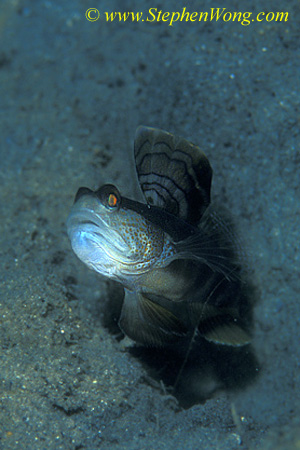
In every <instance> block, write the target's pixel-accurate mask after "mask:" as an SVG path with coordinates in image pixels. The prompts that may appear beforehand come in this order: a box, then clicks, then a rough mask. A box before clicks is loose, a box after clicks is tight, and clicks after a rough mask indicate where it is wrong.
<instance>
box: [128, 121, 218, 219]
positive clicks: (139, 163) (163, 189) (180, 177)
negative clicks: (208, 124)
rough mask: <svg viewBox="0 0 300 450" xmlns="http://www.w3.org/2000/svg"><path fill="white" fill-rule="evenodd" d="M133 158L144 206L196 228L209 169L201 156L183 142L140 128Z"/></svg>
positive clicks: (205, 203)
mask: <svg viewBox="0 0 300 450" xmlns="http://www.w3.org/2000/svg"><path fill="white" fill-rule="evenodd" d="M134 154H135V162H136V170H137V175H138V179H139V183H140V186H141V189H142V191H143V194H144V196H145V199H146V201H147V203H148V204H150V205H155V206H159V207H161V208H163V209H165V210H166V211H168V212H169V213H171V214H174V215H175V216H177V217H180V218H181V219H183V220H185V221H187V222H189V223H191V224H193V225H196V224H197V223H198V221H199V219H200V218H201V216H202V214H203V213H204V211H205V209H206V208H207V206H208V205H209V202H210V185H211V178H212V169H211V167H210V164H209V162H208V159H207V158H206V156H205V155H204V153H203V152H202V151H201V150H200V149H199V148H198V147H197V146H196V145H194V144H191V143H190V142H188V141H186V140H185V139H183V138H180V137H177V136H174V135H173V134H170V133H167V132H166V131H163V130H159V129H156V128H149V127H143V126H140V127H138V129H137V130H136V135H135V143H134Z"/></svg>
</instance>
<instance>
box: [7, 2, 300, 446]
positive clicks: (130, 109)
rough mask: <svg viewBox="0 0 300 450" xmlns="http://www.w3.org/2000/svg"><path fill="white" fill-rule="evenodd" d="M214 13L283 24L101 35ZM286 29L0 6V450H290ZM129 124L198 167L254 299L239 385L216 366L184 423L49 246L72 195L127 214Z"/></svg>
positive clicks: (83, 281)
mask: <svg viewBox="0 0 300 450" xmlns="http://www.w3.org/2000/svg"><path fill="white" fill-rule="evenodd" d="M218 7H219V8H221V9H222V8H226V11H231V12H234V11H241V12H244V11H252V12H253V15H252V17H256V15H257V14H258V13H259V12H262V11H265V13H266V14H267V13H268V12H272V11H273V12H275V13H276V12H278V11H279V12H280V11H284V12H288V20H287V21H282V22H280V21H277V22H276V21H269V22H268V21H266V20H264V21H261V22H258V21H256V20H254V21H252V20H251V22H250V24H248V25H242V24H241V23H240V22H238V21H230V20H228V21H224V20H222V19H220V20H218V21H215V20H212V21H206V22H204V21H201V22H199V21H194V22H192V21H188V22H185V21H177V22H175V23H174V24H173V25H172V26H169V23H168V22H167V20H166V21H165V22H163V21H162V20H160V21H157V20H155V21H153V22H150V21H148V22H147V21H144V22H143V21H139V22H136V21H132V20H127V21H126V22H119V21H117V20H114V21H113V22H110V21H106V19H105V17H106V16H105V12H108V13H111V12H118V11H120V12H124V11H132V12H134V13H137V12H139V11H142V12H143V14H145V17H146V16H147V15H148V17H149V18H152V16H150V15H149V13H148V11H149V9H150V8H156V9H157V11H156V17H157V14H158V11H160V10H162V11H163V12H173V11H179V12H180V13H181V12H182V10H183V8H186V11H187V12H194V11H208V12H209V14H210V12H211V8H218ZM89 8H97V9H98V10H99V13H100V17H99V20H96V21H90V20H87V18H86V11H87V10H88V9H89ZM94 13H95V12H93V13H91V14H90V16H89V17H91V18H92V17H96V16H94ZM95 14H96V13H95ZM165 17H166V19H167V16H165ZM227 17H229V16H227ZM269 17H270V16H269ZM299 25H300V10H299V2H298V1H296V0H295V1H289V2H286V3H285V4H283V3H282V2H279V1H276V0H275V1H272V2H270V1H269V2H266V1H264V2H262V1H253V2H251V4H250V3H249V2H238V1H230V2H229V1H226V2H224V5H221V4H217V3H216V2H214V1H208V0H206V1H202V2H200V1H187V2H186V3H182V4H181V3H178V2H175V1H164V2H158V3H155V2H154V3H153V2H152V1H149V0H144V1H142V0H139V1H137V0H135V1H134V0H133V1H131V2H128V1H125V0H123V1H121V0H119V1H118V0H110V1H108V0H107V1H101V2H100V1H97V0H73V1H72V2H69V1H66V0H53V1H42V0H41V1H39V2H36V1H34V0H26V1H25V0H2V1H1V5H0V118H1V120H0V127H1V132H0V155H1V160H0V177H1V190H0V196H1V200H0V208H1V215H0V217H1V220H0V252H1V271H0V336H1V337H0V339H1V350H0V389H1V394H0V402H1V403H0V449H2V448H3V449H17V448H22V449H32V450H34V449H41V448H45V449H46V448H47V449H56V450H57V449H72V450H79V449H86V450H92V449H98V448H103V449H106V448H107V449H108V448H109V449H142V448H147V449H169V448H173V449H197V448H199V449H200V448H201V450H206V449H216V448H218V449H228V450H229V449H235V448H239V449H291V450H293V449H295V450H296V449H299V441H300V432H299V429H300V350H299V340H300V301H299V293H300V258H299V242H300V226H299V219H300V201H299V199H300V189H299V168H300V136H299V125H300V109H299V106H300V97H299V87H300V85H299V80H300V50H299V39H300V26H299ZM141 124H143V125H147V126H153V127H157V128H162V129H165V130H168V131H170V132H172V133H175V134H178V135H180V136H182V137H184V138H186V139H189V140H190V141H192V142H194V143H195V144H197V145H199V146H200V148H201V149H202V150H203V151H204V152H205V154H206V155H207V157H208V159H209V161H210V163H211V165H212V167H213V171H214V176H213V185H212V200H213V201H216V202H218V203H220V204H221V205H224V206H225V207H226V208H227V209H228V210H229V211H230V212H231V213H232V215H233V217H234V220H235V222H236V224H237V227H238V229H239V232H240V235H241V238H242V240H243V241H244V242H245V246H246V248H247V251H248V253H249V271H250V272H251V281H252V283H253V285H254V287H255V306H254V330H253V340H252V345H251V352H253V354H255V368H254V372H255V373H253V367H251V368H250V367H249V373H247V366H246V367H245V363H243V370H242V371H239V368H238V364H237V362H235V364H234V365H233V366H232V368H231V366H229V367H228V360H227V359H224V355H222V358H220V361H218V364H217V365H218V366H220V368H221V369H222V368H223V367H226V370H224V371H222V370H221V369H218V367H211V368H209V367H206V368H205V370H204V369H203V372H201V367H200V369H199V374H198V375H199V390H201V392H202V391H203V389H204V390H205V389H207V392H214V394H212V395H207V397H208V398H207V399H206V401H202V402H200V403H197V402H196V404H194V405H193V406H191V407H189V408H185V409H183V408H182V406H181V405H180V404H178V401H177V400H176V399H175V398H174V397H173V396H172V395H170V393H169V392H168V390H167V388H166V386H165V385H164V384H163V383H160V382H159V379H158V378H159V377H158V378H157V376H156V377H153V376H151V371H150V372H149V370H147V368H146V367H145V365H144V364H142V362H141V360H140V359H139V358H138V357H136V356H135V355H134V354H133V352H130V351H128V350H127V349H126V348H125V346H124V345H123V344H122V341H120V342H119V340H118V339H116V337H115V336H114V335H113V334H112V333H111V332H110V331H109V329H107V327H105V326H104V320H103V314H104V309H103V305H106V306H105V308H106V309H107V305H108V308H109V300H110V292H111V290H110V287H109V286H108V284H107V281H106V280H105V279H104V278H101V277H99V276H97V275H96V274H95V273H93V272H91V271H89V270H88V269H87V268H85V267H84V265H83V264H82V263H80V262H79V260H77V259H76V257H75V255H74V254H73V252H72V251H71V248H70V244H69V241H68V238H67V234H66V227H65V223H66V219H67V216H68V214H69V211H70V208H71V206H72V203H73V199H74V195H75V193H76V191H77V189H78V187H79V186H88V187H89V188H91V189H95V188H97V187H98V186H99V185H101V184H104V183H114V184H116V185H117V186H118V188H119V189H120V191H121V193H122V195H125V196H127V197H130V198H136V199H138V195H139V191H138V184H137V181H136V175H135V167H134V161H133V140H134V133H135V129H136V127H137V126H138V125H141ZM111 295H112V294H111ZM249 351H250V350H249ZM218 370H219V373H221V374H222V373H226V376H230V381H228V380H227V381H228V382H227V381H226V380H222V379H220V380H218V381H216V378H215V372H218ZM230 371H233V372H234V373H233V374H232V375H233V376H231V375H230ZM250 371H251V373H250ZM189 382H190V380H187V384H188V383H189ZM194 382H195V380H194ZM197 383H198V378H197V380H196V384H197ZM218 383H220V388H219V385H218ZM203 386H204V387H203Z"/></svg>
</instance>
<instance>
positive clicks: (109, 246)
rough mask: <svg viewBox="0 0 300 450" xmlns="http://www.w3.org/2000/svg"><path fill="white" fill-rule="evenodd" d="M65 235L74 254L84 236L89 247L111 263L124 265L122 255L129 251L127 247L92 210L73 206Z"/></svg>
mask: <svg viewBox="0 0 300 450" xmlns="http://www.w3.org/2000/svg"><path fill="white" fill-rule="evenodd" d="M66 225H67V234H68V236H69V239H70V241H71V245H72V248H73V250H74V251H75V253H77V252H76V250H75V249H76V248H78V243H79V242H80V240H81V239H80V237H81V236H83V235H85V240H86V241H87V242H88V244H89V246H91V247H95V248H97V249H98V251H99V253H100V252H104V253H105V255H106V257H107V258H109V259H110V260H111V263H112V264H113V263H117V264H119V263H126V262H127V258H126V256H125V260H124V254H127V253H128V251H129V248H128V245H127V244H126V242H125V241H124V239H123V238H122V236H121V235H120V234H119V233H118V232H116V231H115V230H114V229H112V228H111V227H110V226H109V225H108V223H107V222H106V221H105V220H104V218H102V217H101V215H100V214H98V213H97V212H96V211H95V210H94V209H93V208H89V207H83V206H78V207H77V205H76V204H75V205H74V206H73V209H72V211H71V213H70V215H69V217H68V219H67V223H66Z"/></svg>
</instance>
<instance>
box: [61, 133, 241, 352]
mask: <svg viewBox="0 0 300 450" xmlns="http://www.w3.org/2000/svg"><path fill="white" fill-rule="evenodd" d="M134 151H135V160H136V169H137V176H138V180H139V184H140V188H141V190H142V193H143V195H144V198H145V201H146V203H145V204H144V203H140V202H137V201H135V200H131V199H128V198H126V197H123V196H121V194H120V192H119V191H118V189H117V188H116V187H115V186H113V185H104V186H102V187H101V188H100V189H98V190H97V191H95V192H93V191H91V190H90V189H88V188H80V189H79V191H78V193H77V195H76V199H75V204H74V206H73V208H72V211H71V214H70V216H69V218H68V221H67V230H68V235H69V237H70V240H71V245H72V248H73V250H74V252H75V253H76V254H77V256H78V257H79V258H80V259H81V260H82V261H83V262H84V263H85V264H86V265H88V266H89V267H90V268H92V269H94V270H95V271H96V272H98V273H100V274H102V275H104V276H107V277H109V278H111V279H114V280H117V281H119V282H120V283H122V285H123V286H124V288H125V297H124V302H123V307H122V313H121V317H120V321H119V325H120V328H121V329H122V330H123V332H124V333H125V334H126V335H127V336H129V337H130V338H132V339H133V340H135V341H137V342H139V343H142V344H144V345H154V346H165V345H169V344H170V343H172V342H176V340H178V339H186V338H187V337H188V336H190V335H191V333H193V332H194V331H195V329H197V331H198V333H199V334H200V335H201V336H203V338H205V339H207V340H209V341H212V342H215V343H217V344H225V345H234V346H240V345H245V344H247V343H248V342H249V335H248V333H247V332H246V331H245V330H244V326H243V322H242V320H241V318H240V316H239V311H240V302H241V301H242V300H243V299H242V295H241V285H240V280H239V273H240V266H239V263H238V262H237V259H236V258H235V250H236V249H235V241H234V238H232V233H231V231H230V227H228V224H225V225H224V224H222V221H221V220H219V218H218V215H216V213H215V211H214V210H211V207H210V206H209V203H210V187H211V179H212V169H211V167H210V164H209V161H208V160H207V158H206V156H205V155H204V153H203V152H202V151H201V150H200V149H199V148H198V147H196V146H195V145H194V144H191V143H190V142H188V141H186V140H185V139H182V138H179V137H176V136H174V135H172V134H170V133H168V132H166V131H163V130H158V129H155V128H149V127H139V128H138V129H137V131H136V138H135V150H134Z"/></svg>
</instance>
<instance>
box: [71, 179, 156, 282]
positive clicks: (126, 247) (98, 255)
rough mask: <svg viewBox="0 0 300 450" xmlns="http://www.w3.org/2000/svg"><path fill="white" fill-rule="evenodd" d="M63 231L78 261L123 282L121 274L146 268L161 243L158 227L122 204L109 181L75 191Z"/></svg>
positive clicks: (136, 272)
mask: <svg viewBox="0 0 300 450" xmlns="http://www.w3.org/2000/svg"><path fill="white" fill-rule="evenodd" d="M67 232H68V235H69V238H70V241H71V245H72V248H73V250H74V252H75V254H76V255H77V256H78V257H79V259H80V260H81V261H82V262H84V263H85V264H86V265H87V266H88V267H90V268H91V269H94V270H95V271H96V272H98V273H100V274H102V275H104V276H107V277H109V278H112V279H116V280H118V281H121V282H123V284H126V283H124V279H123V278H124V277H126V276H127V277H128V275H137V274H140V273H144V272H145V271H147V270H148V269H149V267H151V265H153V264H154V263H155V261H156V260H157V259H158V258H159V256H160V255H161V253H162V250H163V246H164V233H163V232H162V230H160V229H159V227H157V226H155V225H153V224H152V223H150V222H149V221H148V220H147V219H145V218H144V217H143V215H141V214H139V213H138V212H136V211H133V210H130V209H127V208H126V207H124V206H123V205H122V197H121V195H120V192H119V191H118V189H117V188H116V187H115V186H114V185H111V184H106V185H104V186H102V187H101V188H100V189H98V190H96V191H92V190H90V189H88V188H80V189H79V190H78V192H77V194H76V197H75V202H74V205H73V207H72V210H71V213H70V215H69V217H68V220H67Z"/></svg>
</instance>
